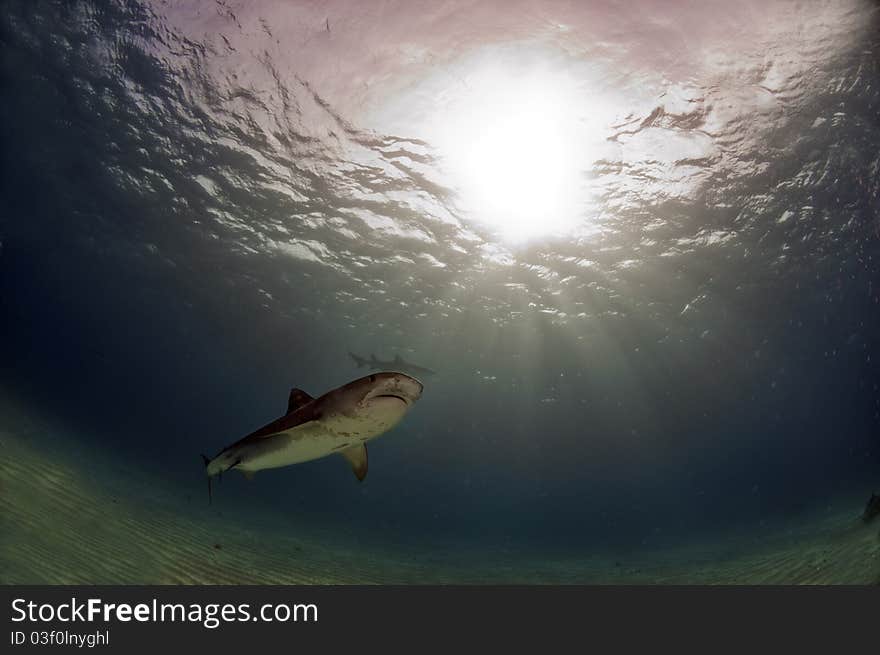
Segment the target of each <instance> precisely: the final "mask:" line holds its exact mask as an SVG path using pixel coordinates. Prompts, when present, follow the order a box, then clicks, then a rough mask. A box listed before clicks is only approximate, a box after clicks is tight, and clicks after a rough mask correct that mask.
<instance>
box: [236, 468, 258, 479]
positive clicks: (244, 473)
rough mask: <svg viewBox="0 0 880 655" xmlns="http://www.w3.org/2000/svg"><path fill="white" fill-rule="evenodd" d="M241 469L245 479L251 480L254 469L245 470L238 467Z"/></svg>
mask: <svg viewBox="0 0 880 655" xmlns="http://www.w3.org/2000/svg"><path fill="white" fill-rule="evenodd" d="M238 470H239V471H241V474H242V475H243V476H244V477H245V479H246V480H253V479H254V473H255V471H245V470H244V469H238Z"/></svg>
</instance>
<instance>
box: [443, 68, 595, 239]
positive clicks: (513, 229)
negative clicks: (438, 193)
mask: <svg viewBox="0 0 880 655" xmlns="http://www.w3.org/2000/svg"><path fill="white" fill-rule="evenodd" d="M465 82H466V83H465V84H464V87H463V88H462V89H461V92H460V94H459V95H457V97H455V98H453V99H451V100H450V101H449V105H448V107H447V111H445V112H444V113H443V114H442V116H440V117H438V119H437V120H438V121H439V123H440V125H439V126H436V127H437V131H438V136H437V138H436V145H437V146H438V149H439V150H440V152H441V154H442V156H443V159H444V162H445V164H446V166H447V167H448V169H449V174H450V175H451V177H452V178H453V180H454V184H455V187H456V188H457V189H458V191H459V193H460V202H461V205H462V208H463V209H464V210H465V211H466V212H468V213H469V214H471V215H472V216H473V217H474V218H475V219H476V220H478V221H480V222H483V223H484V224H487V225H489V226H490V227H492V228H494V229H496V230H497V231H498V232H499V233H500V234H501V235H502V236H503V237H504V238H506V239H509V240H514V241H522V240H528V239H530V238H534V237H536V236H544V235H550V234H554V233H560V232H565V231H567V230H568V229H570V228H571V227H572V226H573V225H574V224H576V223H577V222H578V220H579V218H580V217H581V216H582V214H583V212H584V199H585V185H584V170H585V168H586V167H587V166H588V155H589V153H588V152H585V149H584V145H585V144H584V142H583V139H582V138H581V137H582V136H583V129H584V121H583V120H581V119H580V118H579V116H578V113H577V112H580V111H583V109H584V107H583V104H584V102H585V99H584V98H582V97H579V96H580V95H581V94H579V93H577V90H576V86H575V85H574V84H573V82H571V80H568V79H566V78H565V77H564V76H562V75H560V74H558V73H556V74H553V73H550V72H547V71H533V72H531V73H529V74H527V75H522V74H521V75H517V74H516V72H515V71H511V70H499V69H497V68H484V69H482V70H477V71H474V72H473V73H472V74H470V75H468V77H467V79H466V81H465Z"/></svg>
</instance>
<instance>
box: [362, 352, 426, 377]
mask: <svg viewBox="0 0 880 655" xmlns="http://www.w3.org/2000/svg"><path fill="white" fill-rule="evenodd" d="M348 356H349V357H351V358H352V359H353V360H354V363H355V364H357V367H358V368H362V367H364V366H366V367H367V368H371V369H394V370H395V371H406V372H407V373H411V374H412V375H418V376H421V377H427V376H430V375H437V372H436V371H432V370H431V369H429V368H425V367H424V366H419V365H418V364H413V363H412V362H408V361H406V360H405V359H404V358H403V357H401V356H400V355H395V356H394V359H392V360H391V361H383V360H381V359H376V356H375V355H370V358H369V359H367V358H366V357H359V356H357V355H355V354H354V353H353V352H351V351H348Z"/></svg>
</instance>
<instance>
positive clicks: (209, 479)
mask: <svg viewBox="0 0 880 655" xmlns="http://www.w3.org/2000/svg"><path fill="white" fill-rule="evenodd" d="M202 460H203V461H204V462H205V470H206V471H207V469H208V464H210V463H211V458H210V457H208V456H207V455H202ZM212 502H213V499H212V498H211V476H210V475H209V476H208V504H209V505H210V504H211V503H212Z"/></svg>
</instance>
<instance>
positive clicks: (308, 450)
mask: <svg viewBox="0 0 880 655" xmlns="http://www.w3.org/2000/svg"><path fill="white" fill-rule="evenodd" d="M423 390H424V386H423V385H422V383H421V382H419V381H418V380H417V379H415V378H414V377H411V376H409V375H407V374H406V373H399V372H395V371H382V372H379V373H373V374H372V375H367V376H364V377H362V378H358V379H357V380H354V381H352V382H349V383H348V384H344V385H342V386H341V387H338V388H336V389H331V390H330V391H328V392H327V393H325V394H324V395H322V396H319V397H318V398H314V397H312V396H310V395H309V394H308V393H306V392H305V391H303V390H302V389H299V388H293V389H291V390H290V395H289V396H288V401H287V412H286V413H285V414H284V416H281V417H279V418H277V419H275V420H274V421H272V422H271V423H267V424H266V425H264V426H263V427H261V428H259V429H258V430H255V431H253V432H251V433H250V434H248V435H247V436H245V437H242V438H241V439H239V440H238V441H236V442H235V443H233V444H231V445H229V446H227V447H226V448H224V449H223V450H221V451H220V452H219V453H218V454H217V455H216V456H214V457H208V456H206V455H202V459H203V460H204V463H205V471H206V472H207V474H208V500H209V501H210V500H211V478H212V477H214V476H219V475H221V474H222V473H225V472H226V471H230V470H236V471H239V472H241V473H242V474H243V475H244V476H245V477H246V478H252V477H253V475H254V473H256V472H257V471H261V470H263V469H271V468H279V467H282V466H289V465H291V464H299V463H302V462H308V461H311V460H315V459H319V458H321V457H326V456H327V455H332V454H334V453H338V454H340V455H342V456H343V457H344V458H345V459H346V460H348V463H349V464H350V465H351V468H352V471H353V472H354V474H355V477H357V479H358V480H361V481H363V479H364V478H365V477H366V475H367V442H368V441H371V440H373V439H375V438H376V437H378V436H380V435H382V434H384V433H386V432H388V431H389V430H391V429H392V428H393V427H394V426H396V425H397V424H398V423H399V422H400V421H401V420H402V419H403V417H404V416H405V415H406V413H407V412H408V411H409V410H410V409H411V408H412V406H413V405H414V404H415V403H416V401H418V399H419V398H421V396H422V391H423Z"/></svg>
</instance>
